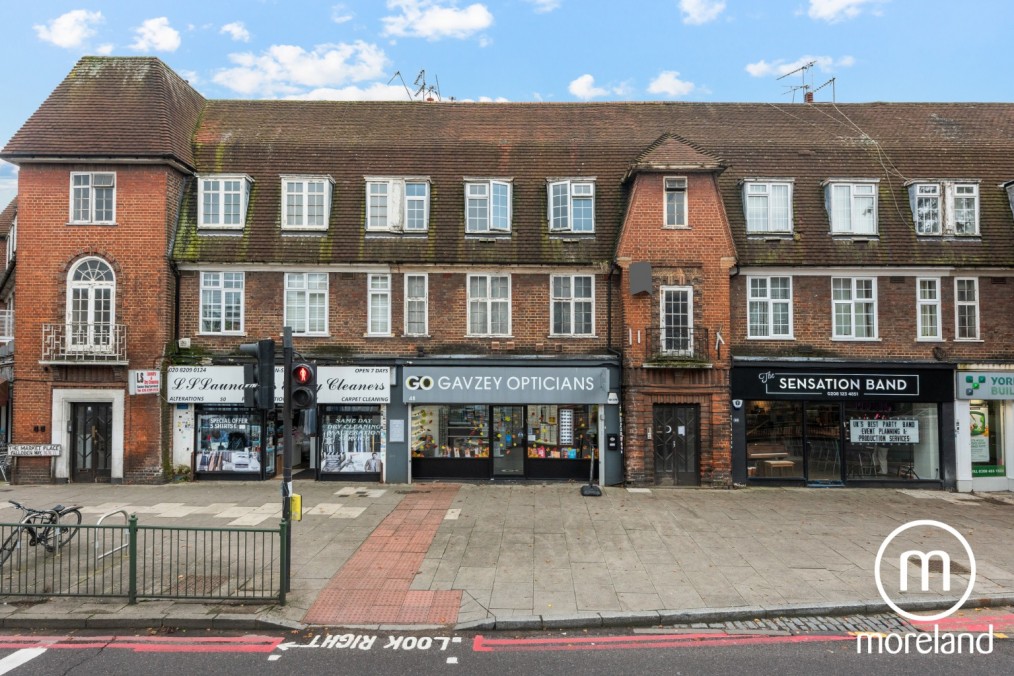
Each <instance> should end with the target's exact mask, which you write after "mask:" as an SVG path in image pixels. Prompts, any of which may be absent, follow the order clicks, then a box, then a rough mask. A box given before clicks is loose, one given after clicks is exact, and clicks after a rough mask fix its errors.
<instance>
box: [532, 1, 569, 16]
mask: <svg viewBox="0 0 1014 676" xmlns="http://www.w3.org/2000/svg"><path fill="white" fill-rule="evenodd" d="M527 2H529V3H530V4H532V5H534V9H535V13H536V14H545V13H546V12H552V11H553V10H554V9H560V4H561V3H562V0H527Z"/></svg>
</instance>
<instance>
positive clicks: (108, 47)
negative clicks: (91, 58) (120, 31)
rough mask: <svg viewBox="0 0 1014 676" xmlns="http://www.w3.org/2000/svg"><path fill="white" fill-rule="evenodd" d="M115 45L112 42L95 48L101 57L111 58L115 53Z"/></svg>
mask: <svg viewBox="0 0 1014 676" xmlns="http://www.w3.org/2000/svg"><path fill="white" fill-rule="evenodd" d="M114 48H115V45H113V43H111V42H103V43H102V44H101V45H99V46H98V47H96V48H95V53H96V54H98V55H99V56H109V55H110V54H112V53H113V49H114Z"/></svg>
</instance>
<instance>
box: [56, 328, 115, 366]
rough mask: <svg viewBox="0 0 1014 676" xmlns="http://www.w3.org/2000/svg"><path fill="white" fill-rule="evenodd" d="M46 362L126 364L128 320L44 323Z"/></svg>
mask: <svg viewBox="0 0 1014 676" xmlns="http://www.w3.org/2000/svg"><path fill="white" fill-rule="evenodd" d="M40 363H42V364H126V363H127V327H126V325H125V324H102V323H99V324H81V323H76V322H69V323H64V324H43V325H42V360H41V362H40Z"/></svg>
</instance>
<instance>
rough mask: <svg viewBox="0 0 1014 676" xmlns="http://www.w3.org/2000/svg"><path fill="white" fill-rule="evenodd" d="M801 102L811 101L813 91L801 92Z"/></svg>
mask: <svg viewBox="0 0 1014 676" xmlns="http://www.w3.org/2000/svg"><path fill="white" fill-rule="evenodd" d="M803 103H813V92H806V93H805V94H803Z"/></svg>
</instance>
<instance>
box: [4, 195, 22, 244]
mask: <svg viewBox="0 0 1014 676" xmlns="http://www.w3.org/2000/svg"><path fill="white" fill-rule="evenodd" d="M17 215H18V198H17V197H15V198H14V199H12V200H11V201H10V204H8V205H7V206H6V207H4V210H3V211H0V237H3V238H6V237H7V233H9V232H10V231H11V226H12V225H14V219H15V218H16V217H17Z"/></svg>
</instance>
